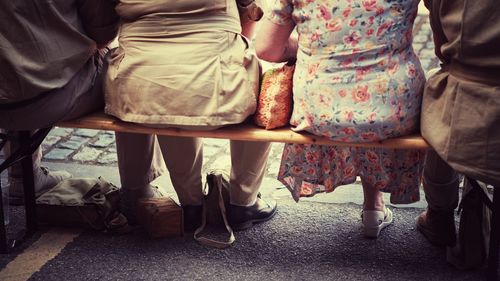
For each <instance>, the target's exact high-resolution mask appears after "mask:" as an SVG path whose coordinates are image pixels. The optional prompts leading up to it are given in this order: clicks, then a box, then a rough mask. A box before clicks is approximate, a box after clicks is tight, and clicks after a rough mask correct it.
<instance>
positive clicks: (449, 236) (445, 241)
mask: <svg viewBox="0 0 500 281" xmlns="http://www.w3.org/2000/svg"><path fill="white" fill-rule="evenodd" d="M417 230H418V231H420V233H422V234H423V235H424V237H425V238H426V239H427V240H428V241H429V242H430V243H431V244H433V245H434V246H438V247H446V246H449V247H453V246H454V245H455V243H456V241H457V237H456V230H455V215H454V212H453V210H452V211H434V210H432V209H429V208H428V209H427V210H426V211H424V212H422V213H421V214H420V215H419V216H418V218H417Z"/></svg>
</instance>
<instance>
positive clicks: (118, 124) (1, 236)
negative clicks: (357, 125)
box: [0, 112, 500, 280]
mask: <svg viewBox="0 0 500 281" xmlns="http://www.w3.org/2000/svg"><path fill="white" fill-rule="evenodd" d="M56 126H58V127H66V128H82V129H96V130H109V131H115V132H129V133H142V134H156V135H165V136H179V137H203V138H218V139H232V140H247V141H264V142H282V143H299V144H308V143H314V144H321V145H337V146H355V147H378V148H388V149H429V148H430V146H429V144H428V143H427V142H426V141H425V140H424V139H423V138H422V137H421V136H420V135H410V136H404V137H399V138H393V139H388V140H384V141H378V142H368V143H346V142H339V141H332V140H330V139H328V138H325V137H319V136H315V135H312V134H309V133H302V132H301V133H298V132H294V131H292V130H291V129H290V127H283V128H278V129H274V130H265V129H262V128H259V127H257V126H256V125H254V124H251V123H243V124H238V125H231V126H226V127H223V128H220V129H217V130H213V131H191V130H189V131H188V130H181V129H177V128H152V127H146V126H142V125H139V124H134V123H128V122H124V121H121V120H119V119H117V118H115V117H112V116H109V115H106V114H104V113H100V112H98V113H93V114H89V115H87V116H83V117H81V118H77V119H74V120H70V121H63V122H59V123H58V124H56ZM49 131H50V128H46V129H42V130H39V131H38V132H37V133H38V135H36V134H35V135H34V136H29V134H28V135H27V134H26V133H24V137H22V138H23V139H24V140H23V142H24V143H26V145H27V146H28V144H30V143H31V145H30V146H28V148H26V149H25V152H24V154H29V155H31V153H32V152H33V151H34V149H36V147H38V145H39V144H40V143H41V141H42V140H43V138H44V137H45V136H46V134H47V133H48V132H49ZM0 147H1V144H0ZM21 154H22V153H21ZM19 157H21V158H23V157H24V160H23V173H24V174H23V175H24V177H23V179H24V185H25V186H24V190H25V201H26V204H25V205H26V221H27V223H26V224H27V233H33V232H34V231H36V227H37V223H36V213H35V206H36V205H35V197H34V184H33V175H32V171H31V172H30V171H28V170H32V169H31V168H30V167H32V164H31V157H26V155H24V156H23V155H20V156H19ZM19 157H18V158H19ZM19 160H20V159H15V161H19ZM5 162H6V161H4V163H2V164H1V165H0V171H2V170H3V169H4V168H5V167H3V168H2V166H5V165H4V164H5ZM10 162H12V161H10ZM499 194H500V192H498V191H496V192H494V199H493V218H492V225H491V227H492V232H491V241H490V253H493V254H490V258H489V261H488V273H487V274H488V279H489V280H496V276H497V271H498V268H497V267H498V249H499V236H500V230H499V226H500V222H499V220H500V217H499V215H500V210H499V209H500V203H499V201H500V198H499V197H500V195H499ZM0 205H1V202H0ZM0 211H1V212H2V213H1V214H0V219H1V220H2V221H1V222H0V224H1V225H0V226H3V228H2V229H0V240H3V241H4V242H3V243H2V244H1V245H0V251H2V252H6V251H8V250H10V248H11V247H12V246H13V245H12V243H11V242H9V241H8V240H7V237H6V234H5V226H4V225H3V210H2V209H0ZM1 242H2V241H0V243H1Z"/></svg>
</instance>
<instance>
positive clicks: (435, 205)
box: [423, 150, 459, 211]
mask: <svg viewBox="0 0 500 281" xmlns="http://www.w3.org/2000/svg"><path fill="white" fill-rule="evenodd" d="M423 185H424V191H425V199H426V200H427V205H428V206H429V208H431V209H433V210H435V211H451V210H454V209H455V208H456V207H457V205H458V186H459V178H458V173H457V172H455V170H453V168H451V167H450V165H448V164H447V163H446V162H445V161H444V160H443V159H441V157H439V155H438V154H437V153H436V152H435V151H434V150H429V151H428V152H427V156H426V159H425V167H424V176H423Z"/></svg>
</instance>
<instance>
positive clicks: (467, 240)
mask: <svg viewBox="0 0 500 281" xmlns="http://www.w3.org/2000/svg"><path fill="white" fill-rule="evenodd" d="M465 181H466V183H465V184H464V190H463V193H462V200H461V202H460V205H459V207H458V210H459V212H460V224H459V230H458V242H457V244H456V245H455V247H454V248H448V249H447V257H446V259H447V261H448V262H450V263H451V264H453V265H454V266H455V267H457V268H459V269H477V268H481V267H482V266H484V265H485V263H486V260H487V258H488V250H489V241H490V228H491V224H490V223H491V209H490V208H491V205H492V203H491V201H490V199H489V196H488V190H487V188H486V185H485V184H482V183H478V182H477V181H476V180H473V179H469V178H466V180H465Z"/></svg>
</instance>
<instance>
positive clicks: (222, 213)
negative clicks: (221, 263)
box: [194, 170, 235, 249]
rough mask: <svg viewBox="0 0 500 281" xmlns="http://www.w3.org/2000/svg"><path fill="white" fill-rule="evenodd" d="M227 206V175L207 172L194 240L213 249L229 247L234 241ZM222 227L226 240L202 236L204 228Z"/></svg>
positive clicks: (219, 171) (220, 171) (223, 172)
mask: <svg viewBox="0 0 500 281" xmlns="http://www.w3.org/2000/svg"><path fill="white" fill-rule="evenodd" d="M228 206H229V175H228V173H227V172H226V171H223V170H217V171H212V172H209V173H208V175H207V178H206V183H205V195H204V197H203V214H202V221H201V225H200V227H199V228H198V229H196V231H195V232H194V239H195V240H196V241H198V242H199V243H201V244H203V245H207V246H212V247H215V248H220V249H223V248H227V247H230V246H231V245H232V244H233V243H234V241H235V237H234V232H233V230H232V228H231V226H230V225H229V222H228V220H227V214H226V210H227V207H228ZM207 225H209V226H214V227H224V228H225V230H226V231H227V234H228V235H227V238H226V239H223V240H217V239H213V238H208V237H207V236H204V235H202V232H203V230H205V228H206V226H207Z"/></svg>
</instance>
